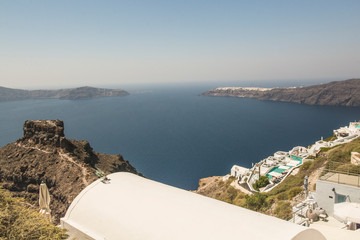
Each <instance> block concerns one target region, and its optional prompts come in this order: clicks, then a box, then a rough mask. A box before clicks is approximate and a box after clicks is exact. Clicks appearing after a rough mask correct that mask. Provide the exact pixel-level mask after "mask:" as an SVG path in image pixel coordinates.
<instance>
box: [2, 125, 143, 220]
mask: <svg viewBox="0 0 360 240" xmlns="http://www.w3.org/2000/svg"><path fill="white" fill-rule="evenodd" d="M23 129H24V137H22V138H21V139H19V140H17V141H16V142H15V143H10V144H8V145H6V146H5V147H3V148H1V149H0V185H2V186H3V187H4V188H6V189H8V190H10V191H12V192H13V193H14V194H15V196H21V197H24V198H26V199H28V200H29V201H30V202H31V203H32V204H33V205H34V206H38V194H39V193H38V192H39V184H40V183H41V181H44V182H45V183H46V184H47V186H48V188H49V191H50V194H51V205H50V208H51V210H52V215H53V216H54V217H55V222H58V221H59V219H60V217H62V216H64V214H65V212H66V209H67V208H68V206H69V205H70V203H71V202H72V201H73V199H74V198H75V197H76V196H77V195H78V194H79V193H80V191H81V190H83V189H84V188H85V187H86V186H87V185H89V184H90V183H91V182H93V181H95V180H96V179H98V176H97V175H96V174H95V170H96V169H100V170H101V171H103V172H104V173H106V174H108V173H112V172H117V171H127V172H132V173H135V174H138V173H137V171H136V169H135V168H134V167H133V166H131V165H130V163H129V162H128V161H126V160H124V159H123V157H122V156H121V155H108V154H101V153H97V152H94V151H93V149H92V148H91V146H90V144H89V143H88V142H87V141H77V140H72V139H67V138H66V137H65V135H64V123H63V122H62V121H60V120H37V121H26V122H25V124H24V128H23Z"/></svg>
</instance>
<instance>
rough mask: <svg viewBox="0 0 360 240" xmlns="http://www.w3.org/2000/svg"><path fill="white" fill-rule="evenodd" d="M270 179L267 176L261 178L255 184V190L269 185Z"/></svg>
mask: <svg viewBox="0 0 360 240" xmlns="http://www.w3.org/2000/svg"><path fill="white" fill-rule="evenodd" d="M269 183H270V182H269V178H268V177H267V176H260V178H259V179H258V180H257V181H256V182H255V183H254V184H253V188H254V189H256V190H258V191H259V189H260V188H262V187H265V186H267V185H268V184H269Z"/></svg>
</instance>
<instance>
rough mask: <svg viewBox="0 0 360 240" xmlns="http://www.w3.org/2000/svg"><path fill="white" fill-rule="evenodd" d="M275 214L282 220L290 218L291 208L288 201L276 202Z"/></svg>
mask: <svg viewBox="0 0 360 240" xmlns="http://www.w3.org/2000/svg"><path fill="white" fill-rule="evenodd" d="M274 213H275V216H276V217H278V218H281V219H284V220H290V219H291V218H292V208H291V205H290V203H289V202H285V201H280V202H278V204H277V206H276V208H275V210H274Z"/></svg>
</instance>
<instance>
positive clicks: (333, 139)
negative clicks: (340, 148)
mask: <svg viewBox="0 0 360 240" xmlns="http://www.w3.org/2000/svg"><path fill="white" fill-rule="evenodd" d="M336 139H337V137H336V136H330V137H327V138H326V139H324V141H325V142H330V141H335V140H336Z"/></svg>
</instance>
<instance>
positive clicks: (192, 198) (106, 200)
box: [61, 172, 325, 240]
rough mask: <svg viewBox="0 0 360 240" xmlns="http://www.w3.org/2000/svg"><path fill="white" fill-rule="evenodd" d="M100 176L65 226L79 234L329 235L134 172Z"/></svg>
mask: <svg viewBox="0 0 360 240" xmlns="http://www.w3.org/2000/svg"><path fill="white" fill-rule="evenodd" d="M108 177H109V178H110V179H111V181H110V183H109V184H104V183H102V182H101V181H99V180H98V181H96V182H94V183H92V184H91V185H89V186H88V187H87V188H86V189H84V190H83V191H82V192H81V193H80V194H79V195H78V196H77V197H76V199H75V200H74V201H73V203H72V204H71V206H70V207H69V209H68V211H67V213H66V215H65V217H64V218H62V219H61V223H62V226H63V227H65V228H67V229H68V230H69V233H70V235H73V236H75V234H76V236H77V239H107V240H110V239H126V240H131V239H147V240H152V239H153V240H155V239H156V240H162V239H164V240H165V239H166V240H169V239H196V240H201V239H206V240H210V239H233V238H239V236H241V239H245V238H247V239H267V240H270V239H276V240H285V239H286V240H289V239H294V240H295V239H296V240H302V239H304V240H305V239H319V240H323V239H325V238H324V237H323V235H322V234H321V233H319V232H318V231H317V230H313V229H308V228H305V227H302V226H299V225H295V224H292V223H289V222H286V221H283V220H280V219H277V218H275V217H271V216H267V215H264V214H261V213H257V212H253V211H250V210H247V209H244V208H240V207H237V206H234V205H231V204H227V203H224V202H221V201H217V200H214V199H211V198H207V197H204V196H201V195H198V194H195V193H191V192H188V191H185V190H182V189H178V188H174V187H171V186H168V185H165V184H161V183H158V182H155V181H152V180H148V179H145V178H142V177H139V176H137V175H134V174H130V173H123V172H122V173H114V174H110V175H109V176H108Z"/></svg>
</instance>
